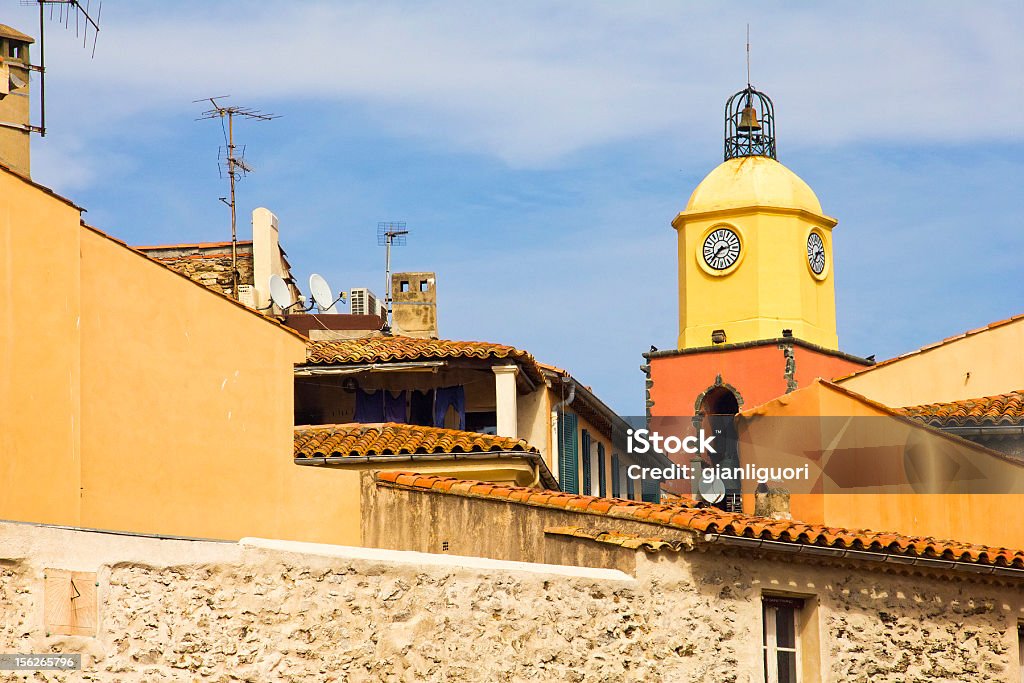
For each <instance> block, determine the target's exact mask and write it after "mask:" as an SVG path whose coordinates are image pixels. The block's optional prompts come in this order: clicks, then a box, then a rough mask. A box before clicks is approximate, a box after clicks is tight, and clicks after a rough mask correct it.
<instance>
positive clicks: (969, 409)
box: [899, 391, 1024, 427]
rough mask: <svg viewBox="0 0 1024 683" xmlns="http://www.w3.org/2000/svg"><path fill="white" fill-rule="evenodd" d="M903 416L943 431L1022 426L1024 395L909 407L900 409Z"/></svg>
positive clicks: (1010, 394)
mask: <svg viewBox="0 0 1024 683" xmlns="http://www.w3.org/2000/svg"><path fill="white" fill-rule="evenodd" d="M899 412H900V413H901V414H903V415H906V416H907V417H912V418H914V419H916V420H920V421H922V422H926V423H928V424H931V425H936V426H939V427H976V426H981V425H1018V424H1021V423H1024V391H1012V392H1010V393H1008V394H998V395H996V396H983V397H982V398H970V399H966V400H963V401H951V402H949V403H926V404H924V405H919V406H908V407H906V408H900V409H899Z"/></svg>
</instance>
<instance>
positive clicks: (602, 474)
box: [597, 443, 608, 498]
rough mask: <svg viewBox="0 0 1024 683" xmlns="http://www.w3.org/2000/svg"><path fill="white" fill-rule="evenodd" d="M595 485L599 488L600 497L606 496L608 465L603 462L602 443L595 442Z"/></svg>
mask: <svg viewBox="0 0 1024 683" xmlns="http://www.w3.org/2000/svg"><path fill="white" fill-rule="evenodd" d="M597 478H598V482H597V485H598V487H599V488H600V492H601V497H602V498H607V497H608V465H606V464H605V462H604V444H603V443H598V444H597Z"/></svg>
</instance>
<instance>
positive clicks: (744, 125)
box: [736, 104, 761, 133]
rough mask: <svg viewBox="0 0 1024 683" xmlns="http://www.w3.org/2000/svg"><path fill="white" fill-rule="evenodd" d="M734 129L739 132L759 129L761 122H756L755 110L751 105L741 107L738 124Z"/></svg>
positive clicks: (750, 131)
mask: <svg viewBox="0 0 1024 683" xmlns="http://www.w3.org/2000/svg"><path fill="white" fill-rule="evenodd" d="M736 130H738V131H739V132H741V133H753V132H754V131H755V130H761V124H760V123H758V122H757V110H756V109H754V108H753V107H752V106H751V105H749V104H748V105H747V106H745V107H743V112H742V113H741V114H740V125H738V126H736Z"/></svg>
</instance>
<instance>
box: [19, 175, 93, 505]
mask: <svg viewBox="0 0 1024 683" xmlns="http://www.w3.org/2000/svg"><path fill="white" fill-rule="evenodd" d="M78 249H79V211H78V209H76V208H75V207H73V206H70V205H69V204H67V203H65V202H62V201H60V200H58V199H56V198H54V197H53V196H51V195H49V194H47V193H46V192H44V191H43V190H41V189H39V188H37V187H35V186H33V185H31V184H29V183H28V182H26V181H25V180H23V179H21V178H19V177H17V176H15V175H13V174H12V173H10V172H8V171H6V170H3V169H0V311H2V312H0V485H2V488H0V518H4V519H32V520H35V521H39V522H51V523H60V522H65V523H66V522H74V521H75V520H77V517H78V488H79V476H80V465H81V461H80V452H79V447H78V446H79V430H80V427H81V419H80V413H79V401H80V396H79V373H80V368H81V362H80V359H79V346H78V340H79V339H80V330H79V319H80V313H81V312H80V295H79V288H78V281H79V270H78V264H79V258H78Z"/></svg>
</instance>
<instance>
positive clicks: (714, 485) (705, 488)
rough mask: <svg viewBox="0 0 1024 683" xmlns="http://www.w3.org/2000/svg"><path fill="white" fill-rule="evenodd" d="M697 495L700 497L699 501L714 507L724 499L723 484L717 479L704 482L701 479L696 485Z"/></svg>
mask: <svg viewBox="0 0 1024 683" xmlns="http://www.w3.org/2000/svg"><path fill="white" fill-rule="evenodd" d="M697 493H698V494H699V495H700V497H701V500H703V501H704V502H706V503H711V504H712V505H714V504H715V503H718V502H720V501H721V500H722V499H723V498H725V483H723V482H722V480H721V479H719V478H718V477H715V478H714V479H712V480H711V481H704V479H703V478H702V479H701V480H700V483H699V484H698V485H697Z"/></svg>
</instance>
